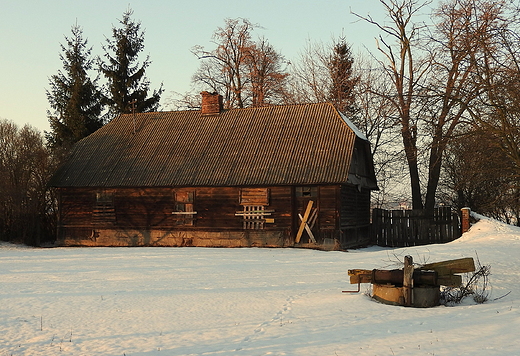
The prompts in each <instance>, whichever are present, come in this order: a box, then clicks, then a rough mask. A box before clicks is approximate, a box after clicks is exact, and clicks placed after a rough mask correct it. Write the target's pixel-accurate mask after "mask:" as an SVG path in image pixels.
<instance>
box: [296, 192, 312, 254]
mask: <svg viewBox="0 0 520 356" xmlns="http://www.w3.org/2000/svg"><path fill="white" fill-rule="evenodd" d="M313 203H314V202H313V201H312V200H309V203H308V204H307V209H305V214H303V219H302V222H301V224H300V228H299V229H298V233H297V234H296V238H295V239H294V242H296V243H297V244H298V243H300V239H301V238H302V234H303V230H304V229H305V226H306V225H307V220H308V219H309V214H310V213H311V209H312V204H313Z"/></svg>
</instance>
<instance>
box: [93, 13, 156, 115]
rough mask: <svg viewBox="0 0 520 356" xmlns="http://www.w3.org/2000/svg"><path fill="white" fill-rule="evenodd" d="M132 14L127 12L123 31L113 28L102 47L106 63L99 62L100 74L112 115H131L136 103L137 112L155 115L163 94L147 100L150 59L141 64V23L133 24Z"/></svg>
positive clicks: (122, 21) (142, 33)
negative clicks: (102, 75) (146, 72)
mask: <svg viewBox="0 0 520 356" xmlns="http://www.w3.org/2000/svg"><path fill="white" fill-rule="evenodd" d="M132 14H133V11H132V10H130V9H129V10H127V11H126V12H125V13H124V14H123V18H122V19H121V20H119V24H120V25H121V27H120V28H116V27H113V28H112V38H107V40H106V41H107V45H106V46H104V47H103V49H104V51H105V58H106V60H107V62H103V61H102V60H100V71H101V72H102V73H103V74H104V75H105V77H106V78H107V80H108V84H107V85H108V88H107V92H108V93H107V94H108V96H107V97H106V103H107V104H108V106H109V108H110V114H111V115H117V114H121V113H131V112H132V107H133V104H132V103H135V111H136V112H146V111H155V110H157V107H158V106H159V100H160V99H161V94H162V92H163V89H162V84H161V87H160V88H159V90H154V92H153V94H152V96H150V97H148V91H149V88H150V82H149V80H148V78H146V77H145V71H146V68H147V67H148V66H149V65H150V63H151V62H150V59H149V58H150V57H149V56H147V57H146V60H145V61H144V62H143V63H142V64H140V63H139V62H138V56H139V53H140V52H141V51H142V50H143V49H144V31H141V23H140V22H135V21H134V20H132V18H131V16H132Z"/></svg>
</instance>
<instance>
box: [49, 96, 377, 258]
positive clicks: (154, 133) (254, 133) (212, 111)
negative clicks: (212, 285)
mask: <svg viewBox="0 0 520 356" xmlns="http://www.w3.org/2000/svg"><path fill="white" fill-rule="evenodd" d="M202 94H203V102H202V110H198V111H176V112H149V113H140V114H126V115H121V116H119V117H117V118H115V119H114V120H112V121H111V122H110V123H108V124H107V125H105V126H104V127H102V128H101V129H99V130H98V131H96V132H95V133H93V134H92V135H90V136H88V137H86V138H84V139H83V140H81V141H79V142H78V143H77V144H76V145H75V147H74V149H73V151H72V153H71V155H70V158H69V159H68V160H67V162H65V164H64V165H63V166H62V167H61V168H60V169H59V170H58V171H57V173H56V174H55V175H54V177H53V179H52V181H51V186H53V187H55V189H56V191H57V193H58V197H59V198H58V200H59V201H58V206H59V221H58V236H57V241H58V243H60V244H62V245H67V246H73V245H80V246H221V247H244V246H269V247H282V246H295V245H302V246H305V245H307V244H310V245H315V246H319V245H321V244H323V243H326V244H329V243H331V242H334V241H335V242H336V245H340V246H341V247H343V248H346V247H352V246H359V245H363V244H365V243H366V242H367V239H368V231H367V230H368V227H369V223H370V192H371V190H374V189H377V185H376V180H375V175H374V167H373V160H372V156H371V153H370V147H369V143H368V142H367V140H366V139H365V138H364V137H363V135H362V134H361V133H360V132H359V131H357V129H356V128H355V127H354V126H353V125H352V123H350V122H349V121H348V120H347V119H346V118H345V117H344V116H343V115H342V114H340V113H339V112H338V111H337V110H336V109H335V108H334V107H333V106H332V105H331V104H328V103H323V104H305V105H303V104H302V105H288V106H266V107H258V108H247V109H232V110H222V97H221V96H219V95H217V94H211V93H207V92H204V93H202Z"/></svg>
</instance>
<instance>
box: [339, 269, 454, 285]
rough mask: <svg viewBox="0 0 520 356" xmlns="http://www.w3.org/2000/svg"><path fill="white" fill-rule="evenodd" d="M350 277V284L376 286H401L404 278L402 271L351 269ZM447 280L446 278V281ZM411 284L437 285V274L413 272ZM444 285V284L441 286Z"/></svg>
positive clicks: (432, 272)
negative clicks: (373, 284)
mask: <svg viewBox="0 0 520 356" xmlns="http://www.w3.org/2000/svg"><path fill="white" fill-rule="evenodd" d="M348 275H349V276H350V284H357V283H378V284H394V285H402V283H403V278H404V270H402V269H393V270H380V269H375V270H365V269H353V270H349V271H348ZM448 280H449V279H448V278H447V277H446V281H448ZM413 283H414V285H430V286H435V285H439V283H438V279H437V272H435V271H419V270H414V271H413ZM443 285H445V284H443Z"/></svg>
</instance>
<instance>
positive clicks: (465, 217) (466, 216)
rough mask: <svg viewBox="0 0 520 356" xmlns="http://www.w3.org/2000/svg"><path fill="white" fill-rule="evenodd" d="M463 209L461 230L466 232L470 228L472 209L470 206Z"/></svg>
mask: <svg viewBox="0 0 520 356" xmlns="http://www.w3.org/2000/svg"><path fill="white" fill-rule="evenodd" d="M460 211H461V216H462V219H461V220H462V222H461V224H462V228H461V232H462V233H465V232H466V231H468V230H469V213H470V211H471V209H470V208H462V209H460Z"/></svg>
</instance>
